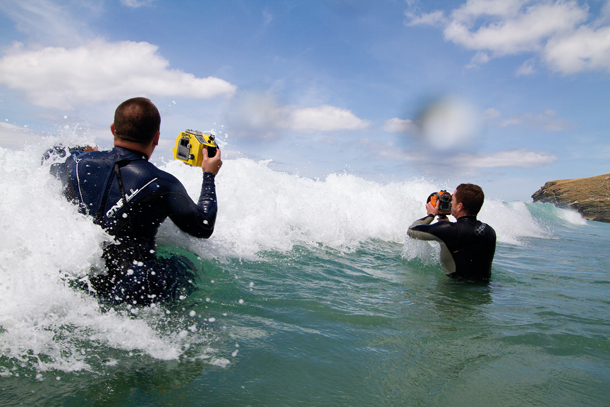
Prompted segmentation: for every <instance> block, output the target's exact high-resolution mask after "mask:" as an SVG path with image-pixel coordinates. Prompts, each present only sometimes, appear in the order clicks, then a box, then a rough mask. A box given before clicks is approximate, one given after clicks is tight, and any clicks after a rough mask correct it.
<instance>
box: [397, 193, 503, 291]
mask: <svg viewBox="0 0 610 407" xmlns="http://www.w3.org/2000/svg"><path fill="white" fill-rule="evenodd" d="M443 192H444V191H443ZM445 193H447V192H445ZM484 200H485V195H484V194H483V190H482V189H481V187H479V186H478V185H474V184H460V185H459V186H458V187H457V188H456V190H455V192H454V193H453V196H452V197H451V215H452V216H453V217H454V218H456V219H457V222H455V223H454V222H450V221H449V220H448V219H447V217H446V215H445V214H439V204H440V203H441V200H440V199H438V200H429V201H428V203H426V211H427V212H428V215H427V216H426V217H424V218H421V219H419V220H416V221H415V222H414V223H413V224H412V225H411V226H409V230H408V232H407V234H408V235H409V237H412V238H414V239H419V240H435V241H437V242H439V243H440V245H441V263H442V264H443V268H444V269H445V274H447V275H448V276H449V277H452V278H462V279H465V280H475V281H486V280H489V278H490V277H491V265H492V262H493V258H494V254H495V251H496V232H495V231H494V230H493V228H492V227H491V226H489V225H487V224H485V223H482V222H481V221H479V220H477V214H478V213H479V211H480V210H481V207H482V206H483V201H484ZM437 215H438V217H439V222H437V223H435V224H431V223H432V221H433V220H434V218H435V217H436V216H437Z"/></svg>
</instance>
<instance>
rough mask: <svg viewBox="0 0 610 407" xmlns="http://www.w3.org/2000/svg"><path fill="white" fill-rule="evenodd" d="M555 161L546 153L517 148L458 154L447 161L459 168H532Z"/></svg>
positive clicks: (551, 155)
mask: <svg viewBox="0 0 610 407" xmlns="http://www.w3.org/2000/svg"><path fill="white" fill-rule="evenodd" d="M556 160H557V157H555V156H554V155H553V154H551V153H548V152H536V151H527V150H526V149H525V148H519V149H515V150H508V151H498V152H494V153H474V154H460V155H458V156H456V157H453V158H451V159H449V163H450V165H452V166H455V167H461V168H499V167H510V168H534V167H542V166H544V165H548V164H552V163H554V162H555V161H556Z"/></svg>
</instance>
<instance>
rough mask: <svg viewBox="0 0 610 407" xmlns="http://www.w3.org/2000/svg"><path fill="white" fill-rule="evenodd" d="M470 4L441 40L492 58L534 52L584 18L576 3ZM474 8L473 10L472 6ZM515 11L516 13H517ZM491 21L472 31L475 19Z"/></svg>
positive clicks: (454, 15) (475, 2)
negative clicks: (487, 54) (489, 19)
mask: <svg viewBox="0 0 610 407" xmlns="http://www.w3.org/2000/svg"><path fill="white" fill-rule="evenodd" d="M504 3H505V2H504V1H480V0H479V1H473V0H470V1H469V2H467V3H466V4H465V5H464V6H463V7H461V8H460V9H457V10H456V11H455V12H454V13H453V15H452V17H453V19H452V21H451V22H450V23H449V24H448V25H447V26H446V27H445V31H444V34H445V38H446V39H448V40H450V41H453V42H455V43H457V44H460V45H463V46H464V47H466V48H470V49H474V50H487V51H491V52H492V53H494V54H495V55H507V54H515V53H518V52H523V51H534V50H537V49H539V48H540V46H541V42H542V41H543V40H544V39H546V38H549V37H550V36H553V35H557V34H562V33H565V32H569V31H571V30H573V29H574V27H575V26H576V25H577V24H579V23H582V22H583V21H585V20H586V18H587V11H586V9H583V8H581V7H579V6H578V4H577V3H576V2H557V3H553V4H551V3H542V4H533V5H531V6H529V7H520V8H517V6H520V5H523V4H524V2H516V1H512V2H506V4H508V7H506V6H503V4H504ZM475 5H476V6H478V7H476V6H475ZM517 10H518V11H517ZM485 16H491V17H493V18H492V19H491V21H488V22H487V23H486V24H482V25H481V26H479V27H475V22H476V21H477V19H478V18H481V17H485Z"/></svg>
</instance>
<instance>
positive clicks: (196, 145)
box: [172, 130, 218, 167]
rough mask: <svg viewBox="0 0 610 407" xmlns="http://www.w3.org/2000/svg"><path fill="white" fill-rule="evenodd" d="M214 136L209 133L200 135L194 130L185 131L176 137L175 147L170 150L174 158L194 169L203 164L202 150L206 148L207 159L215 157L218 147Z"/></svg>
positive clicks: (200, 133)
mask: <svg viewBox="0 0 610 407" xmlns="http://www.w3.org/2000/svg"><path fill="white" fill-rule="evenodd" d="M215 138H216V137H215V136H214V135H213V134H211V133H202V132H200V131H196V130H186V131H183V132H181V133H180V134H178V137H176V145H175V146H174V148H173V149H172V151H173V152H174V158H175V159H176V160H180V161H183V162H184V163H185V164H188V165H192V166H194V167H201V163H202V162H203V149H204V148H207V150H208V157H214V156H215V155H216V149H217V148H218V145H217V144H216V141H215Z"/></svg>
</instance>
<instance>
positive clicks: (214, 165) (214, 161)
mask: <svg viewBox="0 0 610 407" xmlns="http://www.w3.org/2000/svg"><path fill="white" fill-rule="evenodd" d="M202 152H203V161H202V162H201V169H202V170H203V172H209V173H212V174H214V175H216V174H218V171H220V167H222V160H221V158H220V155H221V153H220V149H219V148H218V149H216V155H215V156H214V157H208V149H207V148H204V149H203V151H202Z"/></svg>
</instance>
